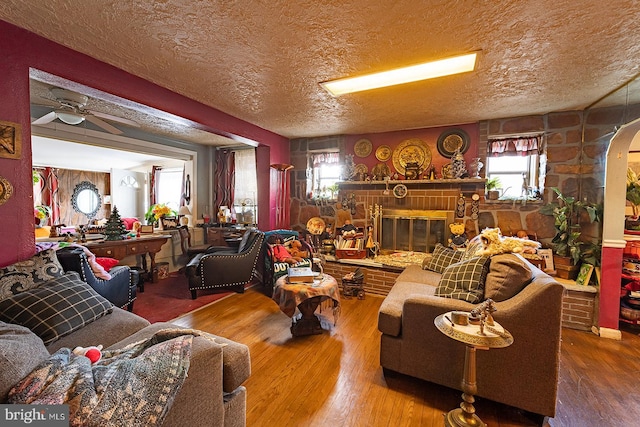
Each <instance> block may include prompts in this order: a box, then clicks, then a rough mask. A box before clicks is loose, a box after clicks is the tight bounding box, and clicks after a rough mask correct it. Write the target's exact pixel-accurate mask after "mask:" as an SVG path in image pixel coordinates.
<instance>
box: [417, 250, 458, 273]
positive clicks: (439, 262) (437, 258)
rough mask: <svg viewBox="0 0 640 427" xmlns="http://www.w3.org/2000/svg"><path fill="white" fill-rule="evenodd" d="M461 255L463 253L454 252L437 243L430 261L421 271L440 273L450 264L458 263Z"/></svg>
mask: <svg viewBox="0 0 640 427" xmlns="http://www.w3.org/2000/svg"><path fill="white" fill-rule="evenodd" d="M463 254H464V252H462V251H456V250H453V249H451V248H447V247H446V246H444V245H442V244H441V243H438V244H437V245H436V247H435V248H433V253H432V254H431V259H430V260H429V261H428V262H427V263H426V264H425V265H424V266H423V269H424V270H431V271H435V272H436V273H442V272H444V269H445V268H447V267H449V266H450V265H451V264H454V263H456V262H460V261H461V260H462V255H463Z"/></svg>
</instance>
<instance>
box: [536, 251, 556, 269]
mask: <svg viewBox="0 0 640 427" xmlns="http://www.w3.org/2000/svg"><path fill="white" fill-rule="evenodd" d="M538 255H540V257H542V259H543V260H544V271H554V270H555V266H554V265H553V250H551V249H538Z"/></svg>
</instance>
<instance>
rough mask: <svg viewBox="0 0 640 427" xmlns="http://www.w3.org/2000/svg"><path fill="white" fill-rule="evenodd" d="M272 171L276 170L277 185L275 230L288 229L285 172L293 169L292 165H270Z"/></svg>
mask: <svg viewBox="0 0 640 427" xmlns="http://www.w3.org/2000/svg"><path fill="white" fill-rule="evenodd" d="M271 168H272V169H275V170H276V173H277V178H276V179H277V183H276V228H277V229H284V228H289V224H287V223H286V220H287V215H286V213H287V211H286V203H287V171H288V170H290V169H292V168H293V165H287V164H284V163H277V164H273V165H271Z"/></svg>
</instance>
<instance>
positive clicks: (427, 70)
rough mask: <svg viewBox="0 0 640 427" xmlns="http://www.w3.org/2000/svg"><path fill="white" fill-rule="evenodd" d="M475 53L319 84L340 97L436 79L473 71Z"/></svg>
mask: <svg viewBox="0 0 640 427" xmlns="http://www.w3.org/2000/svg"><path fill="white" fill-rule="evenodd" d="M476 56H477V53H469V54H467V55H461V56H454V57H451V58H446V59H440V60H437V61H431V62H425V63H422V64H416V65H411V66H408V67H404V68H396V69H395V70H389V71H382V72H379V73H373V74H367V75H364V76H359V77H347V78H344V79H338V80H331V81H328V82H324V83H320V85H322V87H324V88H325V89H326V90H327V91H328V92H329V93H330V94H331V95H333V96H336V97H337V96H340V95H344V94H347V93H353V92H360V91H363V90H369V89H377V88H381V87H387V86H394V85H399V84H403V83H411V82H417V81H420V80H426V79H433V78H436V77H443V76H450V75H452V74H459V73H466V72H469V71H473V70H474V68H475V66H476Z"/></svg>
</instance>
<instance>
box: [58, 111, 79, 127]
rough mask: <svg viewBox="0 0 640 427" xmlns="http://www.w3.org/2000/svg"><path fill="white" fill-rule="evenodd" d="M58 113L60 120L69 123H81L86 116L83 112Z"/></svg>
mask: <svg viewBox="0 0 640 427" xmlns="http://www.w3.org/2000/svg"><path fill="white" fill-rule="evenodd" d="M57 115H58V119H60V121H62V122H64V123H66V124H68V125H79V124H80V123H82V122H84V116H83V115H81V114H75V113H66V112H59V113H57Z"/></svg>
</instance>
